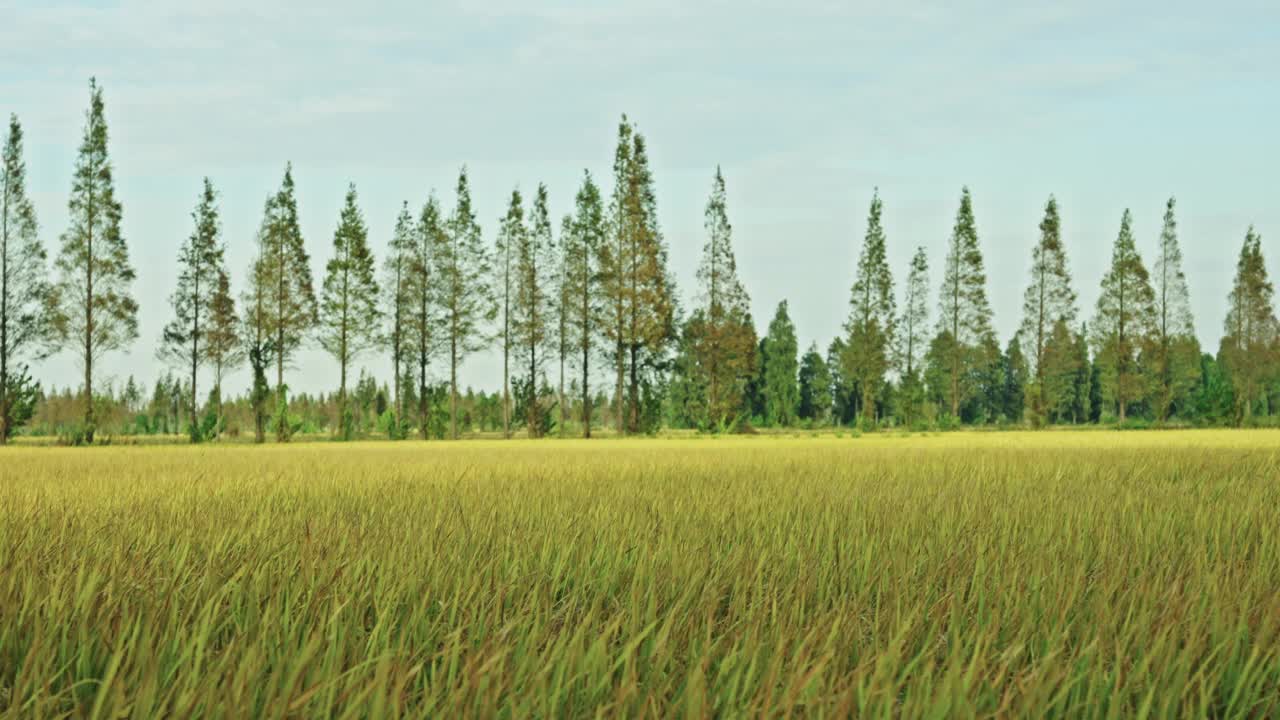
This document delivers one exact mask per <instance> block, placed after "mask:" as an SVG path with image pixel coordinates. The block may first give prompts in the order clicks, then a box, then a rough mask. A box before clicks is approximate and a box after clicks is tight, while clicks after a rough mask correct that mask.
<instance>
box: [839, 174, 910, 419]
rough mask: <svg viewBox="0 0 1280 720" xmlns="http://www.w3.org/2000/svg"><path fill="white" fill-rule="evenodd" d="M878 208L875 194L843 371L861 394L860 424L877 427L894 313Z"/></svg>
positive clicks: (852, 297)
mask: <svg viewBox="0 0 1280 720" xmlns="http://www.w3.org/2000/svg"><path fill="white" fill-rule="evenodd" d="M882 212H883V204H882V203H881V202H880V193H879V191H878V190H877V191H876V193H875V194H874V195H872V197H871V210H870V212H869V213H868V214H867V234H866V237H865V238H864V239H863V242H862V253H861V255H860V257H859V258H858V271H857V274H856V275H855V276H854V280H853V288H852V290H851V291H850V293H849V306H850V311H849V319H848V321H847V322H846V323H845V332H846V333H847V334H848V339H849V340H848V343H847V344H846V353H845V357H844V364H845V367H844V371H845V375H846V376H847V377H850V378H853V379H855V380H856V381H857V383H858V385H859V387H861V389H862V397H861V405H862V420H863V424H864V425H865V426H866V427H868V428H870V427H872V426H874V424H875V422H876V393H877V392H878V391H879V390H880V387H881V386H882V385H883V384H884V381H885V375H886V374H887V373H888V372H889V369H890V367H891V366H892V362H893V348H894V335H895V333H896V330H897V319H898V318H897V307H896V305H895V302H894V298H893V274H892V273H891V272H890V271H889V262H888V260H887V259H886V257H885V235H884V225H883V223H882V222H881V214H882Z"/></svg>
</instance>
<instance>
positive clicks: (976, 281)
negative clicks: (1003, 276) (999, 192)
mask: <svg viewBox="0 0 1280 720" xmlns="http://www.w3.org/2000/svg"><path fill="white" fill-rule="evenodd" d="M938 315H939V317H938V337H937V338H935V340H934V345H935V347H936V348H937V350H938V351H939V353H940V355H941V356H942V359H943V363H942V364H941V365H940V368H939V369H940V370H941V371H942V372H943V374H944V376H945V377H944V378H943V379H944V382H945V384H946V394H947V401H948V402H949V403H950V405H951V416H952V417H953V418H955V419H957V420H958V419H959V418H960V404H961V403H962V402H964V401H965V400H967V399H968V398H969V397H970V395H972V393H973V392H974V391H975V390H976V388H975V387H974V386H973V384H972V378H973V377H975V376H977V375H980V374H981V372H982V370H983V367H984V366H985V365H986V364H987V363H989V362H991V361H992V360H993V358H991V357H990V353H988V352H986V348H987V347H989V346H990V345H992V344H993V343H994V337H995V332H994V331H993V330H992V328H991V306H990V304H989V303H988V302H987V274H986V271H985V270H984V269H983V262H982V250H981V249H980V248H979V247H978V226H977V223H976V222H975V220H974V217H973V200H972V198H971V197H970V195H969V188H967V187H966V188H964V189H963V191H962V193H961V196H960V209H959V210H958V211H957V212H956V223H955V228H954V229H953V230H952V232H951V239H950V240H949V241H948V243H947V262H946V267H945V268H944V269H943V276H942V289H941V299H940V302H939V303H938Z"/></svg>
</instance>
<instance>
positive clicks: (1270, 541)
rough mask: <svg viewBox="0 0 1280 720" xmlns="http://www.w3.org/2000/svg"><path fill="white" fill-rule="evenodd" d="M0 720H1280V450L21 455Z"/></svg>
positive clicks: (442, 446)
mask: <svg viewBox="0 0 1280 720" xmlns="http://www.w3.org/2000/svg"><path fill="white" fill-rule="evenodd" d="M0 713H3V714H5V715H8V716H20V717H57V716H66V717H121V716H129V717H142V718H147V717H193V716H200V717H382V716H386V717H397V716H400V717H440V718H445V717H471V716H483V717H487V716H499V717H547V718H560V717H588V716H632V717H673V716H675V717H711V716H719V717H734V716H768V717H777V716H788V715H794V716H805V717H819V716H827V717H845V716H872V717H903V716H905V717H935V718H941V717H1010V716H1015V717H1016V716H1025V717H1054V716H1071V717H1124V718H1128V717H1169V716H1182V717H1216V718H1233V717H1257V718H1260V717H1276V716H1280V432H1270V431H1222V432H1218V431H1185V432H1144V433H1111V432H1081V433H1058V432H1046V433H1040V434H1033V433H991V434H979V433H954V434H949V435H934V436H928V437H921V436H915V437H899V436H893V435H881V436H870V435H866V436H863V437H860V438H847V437H846V438H834V437H828V438H811V437H802V438H787V439H779V438H721V439H711V438H706V439H691V440H653V439H645V440H614V441H593V442H580V441H556V440H547V441H541V442H527V441H513V442H506V443H504V442H499V441H470V442H469V441H464V442H461V443H453V444H449V443H419V442H404V443H394V444H393V443H369V444H354V445H342V444H337V443H311V444H301V445H296V446H285V447H274V446H267V447H252V446H243V445H228V446H220V447H218V446H205V447H165V448H158V447H106V448H91V449H59V448H8V449H0Z"/></svg>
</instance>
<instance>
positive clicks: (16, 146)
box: [0, 115, 53, 445]
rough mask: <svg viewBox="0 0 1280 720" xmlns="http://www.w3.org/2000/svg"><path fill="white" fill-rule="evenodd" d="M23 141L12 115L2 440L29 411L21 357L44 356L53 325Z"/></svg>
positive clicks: (1, 180)
mask: <svg viewBox="0 0 1280 720" xmlns="http://www.w3.org/2000/svg"><path fill="white" fill-rule="evenodd" d="M22 145H23V143H22V125H21V124H20V123H19V122H18V117H17V116H16V115H10V116H9V131H8V134H7V135H6V136H5V142H4V151H3V156H2V157H0V445H3V444H5V443H6V442H7V441H8V439H9V436H10V435H12V434H13V431H14V430H15V429H16V428H17V425H18V423H19V420H20V418H19V414H24V415H25V414H26V413H25V406H26V405H27V403H26V397H25V396H26V395H27V394H28V388H29V386H30V381H29V379H27V368H26V366H25V365H20V364H19V363H21V362H22V361H24V360H26V361H30V360H37V359H40V358H43V357H44V356H45V355H46V354H47V352H48V349H49V348H48V347H47V343H48V341H49V339H50V332H51V331H52V330H53V328H52V327H51V326H50V324H49V319H50V315H49V312H48V309H49V308H48V305H49V302H50V300H51V299H52V296H51V288H50V285H49V279H48V274H47V268H46V267H45V252H44V245H43V244H42V243H41V242H40V236H39V233H38V226H37V225H36V211H35V207H34V206H33V205H32V204H31V200H30V199H29V198H28V197H27V166H26V162H25V161H24V160H23V157H22V150H23V148H22ZM31 389H34V388H31ZM19 405H22V406H23V408H21V409H22V410H23V412H22V413H20V412H19V410H20V408H19Z"/></svg>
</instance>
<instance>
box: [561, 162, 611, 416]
mask: <svg viewBox="0 0 1280 720" xmlns="http://www.w3.org/2000/svg"><path fill="white" fill-rule="evenodd" d="M605 234H606V229H605V216H604V206H603V202H602V200H601V197H600V189H599V188H598V187H596V184H595V182H594V181H593V180H592V179H591V173H589V172H584V173H583V177H582V186H581V187H580V188H579V189H578V194H577V195H576V196H575V198H574V217H573V225H572V232H571V233H570V234H569V237H568V238H567V239H566V240H565V271H564V284H565V287H564V293H565V295H566V297H567V298H570V301H569V302H568V303H567V308H568V318H567V324H568V328H569V336H570V342H571V343H572V344H573V349H574V360H575V365H576V369H577V371H578V373H579V382H578V390H579V391H580V392H581V393H582V436H583V437H585V438H589V437H591V413H592V396H591V360H592V358H593V357H594V356H595V355H596V353H597V345H596V339H597V336H599V335H600V326H601V317H600V316H601V312H602V307H601V294H602V288H601V264H602V263H601V259H600V254H601V252H602V251H603V250H604V244H605Z"/></svg>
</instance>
